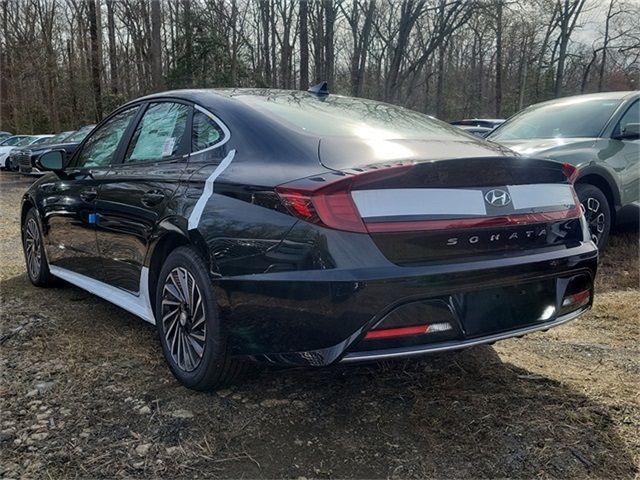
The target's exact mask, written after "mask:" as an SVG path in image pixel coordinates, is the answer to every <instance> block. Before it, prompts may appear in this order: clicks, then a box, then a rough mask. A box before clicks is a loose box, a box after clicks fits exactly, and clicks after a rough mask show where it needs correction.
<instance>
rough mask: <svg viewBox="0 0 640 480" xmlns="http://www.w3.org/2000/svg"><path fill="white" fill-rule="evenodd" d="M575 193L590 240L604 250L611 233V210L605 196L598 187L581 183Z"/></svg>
mask: <svg viewBox="0 0 640 480" xmlns="http://www.w3.org/2000/svg"><path fill="white" fill-rule="evenodd" d="M576 193H577V194H578V199H579V200H580V203H581V204H582V209H583V211H584V216H585V219H586V220H587V224H588V226H589V232H590V233H591V239H592V240H593V241H594V243H595V244H596V245H597V246H598V248H599V249H600V250H604V248H605V247H606V245H607V241H608V240H609V232H610V231H611V209H610V208H609V201H608V200H607V197H606V195H605V194H604V193H603V192H602V190H600V189H599V188H598V187H596V186H594V185H589V184H588V183H582V184H578V185H576Z"/></svg>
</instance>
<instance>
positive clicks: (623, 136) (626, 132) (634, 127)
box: [616, 123, 640, 140]
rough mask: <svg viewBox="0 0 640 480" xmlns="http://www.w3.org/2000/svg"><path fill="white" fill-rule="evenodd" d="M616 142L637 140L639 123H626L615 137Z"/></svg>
mask: <svg viewBox="0 0 640 480" xmlns="http://www.w3.org/2000/svg"><path fill="white" fill-rule="evenodd" d="M616 138H617V139H618V140H637V139H639V138H640V123H627V124H626V125H625V126H624V127H622V129H621V130H620V133H619V134H618V135H616Z"/></svg>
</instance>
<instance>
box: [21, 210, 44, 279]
mask: <svg viewBox="0 0 640 480" xmlns="http://www.w3.org/2000/svg"><path fill="white" fill-rule="evenodd" d="M24 246H25V252H26V257H27V268H28V269H29V275H30V276H31V278H38V275H40V267H41V265H42V250H41V248H40V232H39V230H38V224H37V223H36V221H35V219H33V218H30V219H29V221H28V222H27V226H26V228H25V235H24Z"/></svg>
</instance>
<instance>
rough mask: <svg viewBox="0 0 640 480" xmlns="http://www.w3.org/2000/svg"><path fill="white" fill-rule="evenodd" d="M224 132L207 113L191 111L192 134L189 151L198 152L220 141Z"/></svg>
mask: <svg viewBox="0 0 640 480" xmlns="http://www.w3.org/2000/svg"><path fill="white" fill-rule="evenodd" d="M223 137H224V132H223V131H222V130H221V128H220V126H219V125H218V124H217V123H216V122H215V121H214V120H213V119H212V118H211V117H209V116H208V115H206V114H204V113H202V112H200V111H198V110H195V111H194V112H193V134H192V136H191V151H192V152H199V151H200V150H204V149H206V148H210V147H213V146H214V145H216V144H218V143H220V142H221V141H222V139H223Z"/></svg>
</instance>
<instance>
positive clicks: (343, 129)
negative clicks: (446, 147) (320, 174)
mask: <svg viewBox="0 0 640 480" xmlns="http://www.w3.org/2000/svg"><path fill="white" fill-rule="evenodd" d="M235 98H236V99H238V100H240V101H245V102H246V103H248V104H250V105H251V106H252V107H253V108H256V109H257V110H261V111H262V112H263V113H266V114H267V115H269V116H270V117H275V118H276V119H277V120H279V121H281V122H282V123H285V124H287V125H289V126H290V127H293V128H297V129H301V130H303V131H305V132H307V133H309V134H312V135H318V136H319V137H326V136H336V137H357V138H363V139H367V138H375V139H378V140H385V139H386V140H390V139H394V140H400V139H406V140H447V139H456V140H461V139H464V140H469V137H468V136H467V135H466V134H465V133H464V132H462V131H461V130H460V129H458V128H456V127H453V126H451V125H449V124H447V123H444V122H441V121H440V120H436V119H435V118H433V117H430V116H428V115H424V114H422V113H418V112H415V111H413V110H408V109H406V108H402V107H398V106H395V105H390V104H386V103H381V102H376V101H373V100H366V99H361V98H351V97H341V96H337V95H328V96H326V97H314V96H312V95H309V94H307V93H296V92H290V93H283V92H275V93H274V94H273V95H269V94H266V95H264V96H254V95H251V96H245V95H239V96H235Z"/></svg>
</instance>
